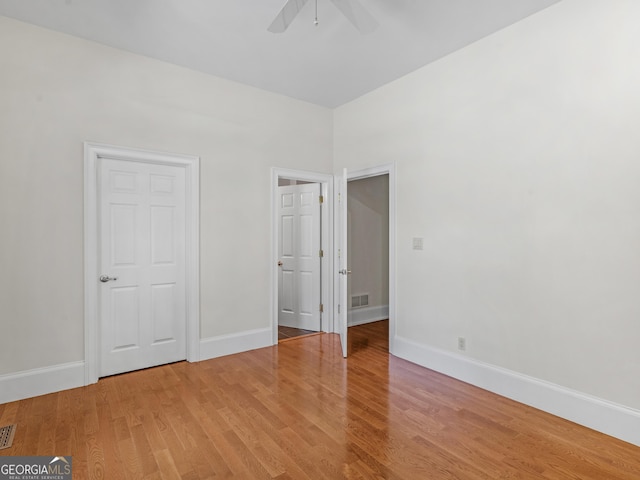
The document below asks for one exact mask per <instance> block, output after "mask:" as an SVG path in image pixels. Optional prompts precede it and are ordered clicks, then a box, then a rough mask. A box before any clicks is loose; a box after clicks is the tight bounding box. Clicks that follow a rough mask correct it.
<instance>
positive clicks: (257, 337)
mask: <svg viewBox="0 0 640 480" xmlns="http://www.w3.org/2000/svg"><path fill="white" fill-rule="evenodd" d="M271 345H273V329H271V328H261V329H256V330H248V331H246V332H240V333H232V334H230V335H220V336H219V337H209V338H203V339H202V340H200V361H202V360H209V359H211V358H218V357H223V356H225V355H232V354H234V353H241V352H246V351H248V350H255V349H256V348H263V347H268V346H271Z"/></svg>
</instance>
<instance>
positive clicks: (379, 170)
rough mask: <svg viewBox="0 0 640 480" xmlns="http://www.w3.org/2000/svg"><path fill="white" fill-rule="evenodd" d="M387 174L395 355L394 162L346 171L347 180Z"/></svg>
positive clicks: (391, 337)
mask: <svg viewBox="0 0 640 480" xmlns="http://www.w3.org/2000/svg"><path fill="white" fill-rule="evenodd" d="M378 175H389V353H391V354H394V355H395V338H396V166H395V164H394V163H390V164H387V165H380V166H377V167H371V168H364V169H362V170H356V171H353V172H350V171H347V181H349V182H350V181H352V180H360V179H362V178H368V177H377V176H378Z"/></svg>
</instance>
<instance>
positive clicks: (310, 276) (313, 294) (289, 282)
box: [278, 183, 320, 331]
mask: <svg viewBox="0 0 640 480" xmlns="http://www.w3.org/2000/svg"><path fill="white" fill-rule="evenodd" d="M278 229H279V233H278V243H279V245H278V257H279V260H278V266H279V272H278V325H282V326H286V327H294V328H303V329H305V330H313V331H320V184H318V183H310V184H304V185H288V186H282V187H278Z"/></svg>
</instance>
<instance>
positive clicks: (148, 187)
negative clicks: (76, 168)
mask: <svg viewBox="0 0 640 480" xmlns="http://www.w3.org/2000/svg"><path fill="white" fill-rule="evenodd" d="M198 177H199V158H198V157H193V156H184V155H175V154H165V153H157V152H149V151H142V150H136V149H128V148H123V147H114V146H109V145H100V144H93V143H86V144H85V383H86V384H90V383H95V382H96V381H97V380H98V378H99V377H101V376H106V375H111V374H114V373H120V372H124V371H130V370H136V369H140V368H146V367H149V366H154V365H159V364H163V363H168V362H172V361H176V360H182V359H185V358H186V359H187V360H188V361H197V360H199V348H198V347H199V328H198V327H199V272H198V270H199V259H198V250H199V249H198V238H199V223H198V222H199V191H198V185H199V178H198Z"/></svg>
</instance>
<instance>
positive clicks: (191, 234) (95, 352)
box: [84, 142, 200, 385]
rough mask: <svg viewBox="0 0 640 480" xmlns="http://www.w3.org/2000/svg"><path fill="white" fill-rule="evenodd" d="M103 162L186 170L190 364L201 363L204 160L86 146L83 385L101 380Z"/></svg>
mask: <svg viewBox="0 0 640 480" xmlns="http://www.w3.org/2000/svg"><path fill="white" fill-rule="evenodd" d="M101 158H109V159H116V160H124V161H131V162H137V163H151V164H157V165H170V166H176V167H181V168H184V169H185V184H186V185H185V197H186V198H185V200H186V212H185V221H186V222H185V235H186V237H185V246H186V265H185V293H186V312H185V313H186V337H185V338H186V347H187V361H189V362H197V361H199V360H200V248H199V239H200V157H198V156H194V155H180V154H173V153H163V152H154V151H148V150H141V149H136V148H126V147H119V146H113V145H105V144H101V143H94V142H84V357H85V358H84V370H85V385H89V384H91V383H95V382H97V381H98V375H99V373H98V372H99V362H100V347H99V345H100V343H99V340H100V339H99V324H98V322H99V304H98V303H99V300H98V299H99V295H98V287H99V285H98V276H99V275H100V272H99V253H100V250H99V247H100V238H99V222H98V218H99V213H98V212H99V208H100V203H99V202H100V192H99V189H98V171H99V169H98V167H99V165H98V164H99V161H100V159H101Z"/></svg>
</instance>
